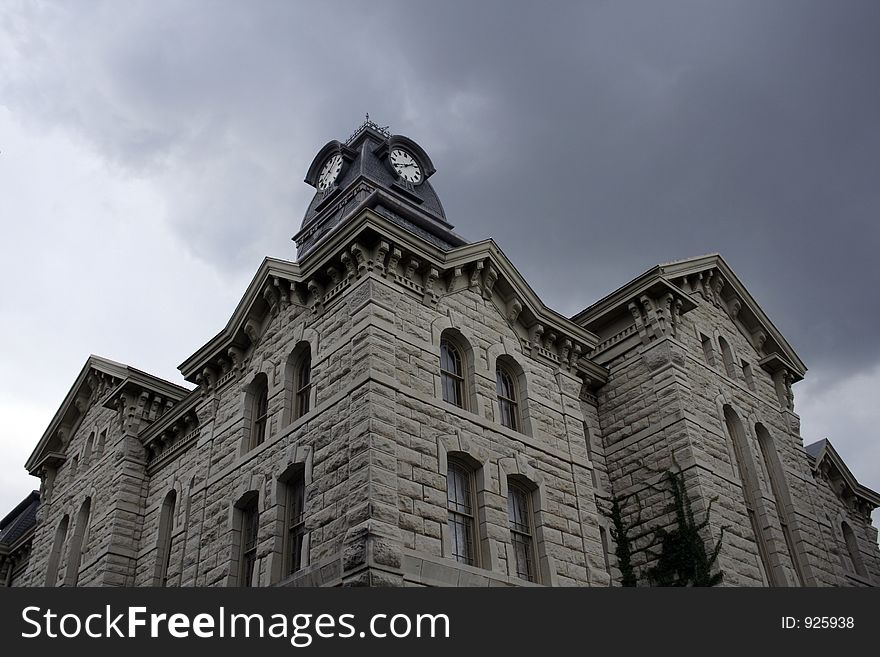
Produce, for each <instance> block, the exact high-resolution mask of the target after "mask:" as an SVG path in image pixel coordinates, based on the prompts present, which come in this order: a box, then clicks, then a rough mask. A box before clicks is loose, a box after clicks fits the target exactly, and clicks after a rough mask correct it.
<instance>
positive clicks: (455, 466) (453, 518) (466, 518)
mask: <svg viewBox="0 0 880 657" xmlns="http://www.w3.org/2000/svg"><path fill="white" fill-rule="evenodd" d="M446 500H447V509H448V511H449V534H450V538H451V539H452V558H453V559H455V560H456V561H458V562H459V563H465V564H468V565H471V566H473V565H476V550H475V548H474V544H475V540H474V539H475V535H476V529H475V524H474V504H473V500H474V491H473V477H472V475H471V471H470V469H468V468H467V467H466V466H465V465H464V464H463V463H460V462H459V461H455V460H450V461H449V470H448V472H447V476H446Z"/></svg>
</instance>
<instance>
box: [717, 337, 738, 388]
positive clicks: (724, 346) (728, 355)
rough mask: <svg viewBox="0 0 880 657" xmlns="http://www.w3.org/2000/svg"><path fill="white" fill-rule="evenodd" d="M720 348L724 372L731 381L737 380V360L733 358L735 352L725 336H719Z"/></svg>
mask: <svg viewBox="0 0 880 657" xmlns="http://www.w3.org/2000/svg"><path fill="white" fill-rule="evenodd" d="M718 346H719V347H720V348H721V361H722V363H723V364H724V372H725V373H726V374H727V376H728V377H730V378H731V379H736V378H737V377H736V360H735V359H734V357H733V350H732V349H731V348H730V344H729V343H728V342H727V340H725V339H724V337H723V336H720V335H719V336H718Z"/></svg>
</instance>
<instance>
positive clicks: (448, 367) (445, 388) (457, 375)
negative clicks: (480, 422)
mask: <svg viewBox="0 0 880 657" xmlns="http://www.w3.org/2000/svg"><path fill="white" fill-rule="evenodd" d="M439 383H440V398H441V399H442V400H443V401H445V402H447V403H449V404H452V405H453V406H458V407H459V408H462V409H464V410H468V411H472V412H476V411H477V402H476V390H475V388H476V385H475V384H476V382H475V380H474V351H473V347H472V346H471V344H470V342H468V340H467V339H466V338H465V337H464V335H463V334H462V333H461V331H459V330H458V329H454V328H448V329H444V331H443V332H442V333H441V334H440V378H439Z"/></svg>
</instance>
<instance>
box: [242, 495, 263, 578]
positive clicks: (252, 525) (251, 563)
mask: <svg viewBox="0 0 880 657" xmlns="http://www.w3.org/2000/svg"><path fill="white" fill-rule="evenodd" d="M257 502H258V499H257V496H256V495H254V496H253V497H252V499H251V500H250V501H249V502H247V504H246V505H245V506H243V507H242V508H241V555H240V557H239V560H238V561H239V563H238V585H239V586H251V585H252V584H253V579H254V567H255V566H256V564H257V536H258V534H259V529H260V512H259V510H258V508H257Z"/></svg>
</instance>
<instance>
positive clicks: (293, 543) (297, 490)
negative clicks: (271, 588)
mask: <svg viewBox="0 0 880 657" xmlns="http://www.w3.org/2000/svg"><path fill="white" fill-rule="evenodd" d="M305 490H306V487H305V479H304V478H303V473H302V471H300V472H299V473H297V474H296V475H294V477H293V478H292V479H291V480H290V481H289V482H288V483H287V537H286V538H287V548H286V550H285V552H286V564H287V566H286V570H287V574H288V575H290V574H293V573H295V572H296V571H298V570H299V569H300V568H302V567H303V542H304V540H305V535H306V523H305V513H304V512H305Z"/></svg>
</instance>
